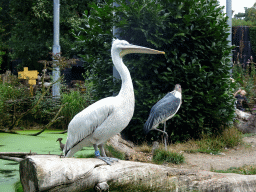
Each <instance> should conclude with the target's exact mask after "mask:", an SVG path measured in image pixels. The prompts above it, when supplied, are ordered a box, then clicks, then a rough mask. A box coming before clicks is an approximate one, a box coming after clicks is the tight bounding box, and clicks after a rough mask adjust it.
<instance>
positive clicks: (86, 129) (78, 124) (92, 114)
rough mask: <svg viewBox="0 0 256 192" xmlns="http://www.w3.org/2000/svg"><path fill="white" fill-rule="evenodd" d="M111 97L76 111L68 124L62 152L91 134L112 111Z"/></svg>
mask: <svg viewBox="0 0 256 192" xmlns="http://www.w3.org/2000/svg"><path fill="white" fill-rule="evenodd" d="M113 109H114V107H113V98H112V97H108V98H105V99H102V100H100V101H98V102H96V103H94V104H92V105H90V106H89V107H87V108H85V109H84V110H83V111H81V112H80V113H78V114H77V115H76V116H75V117H74V118H73V119H72V120H71V121H70V123H69V125H68V138H67V142H66V145H65V148H64V154H65V155H66V154H67V153H68V151H69V150H70V149H71V148H73V147H74V146H76V145H77V144H78V143H80V142H81V141H82V140H83V139H85V138H86V137H88V136H89V135H91V134H92V133H93V132H94V131H95V129H97V127H99V126H100V125H101V124H102V123H103V122H104V121H105V120H106V119H107V118H108V117H109V116H110V115H111V114H112V112H113Z"/></svg>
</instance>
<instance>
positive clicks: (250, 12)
mask: <svg viewBox="0 0 256 192" xmlns="http://www.w3.org/2000/svg"><path fill="white" fill-rule="evenodd" d="M255 14H256V4H254V5H253V7H251V8H245V18H244V20H245V21H252V22H254V23H255V19H256V15H255Z"/></svg>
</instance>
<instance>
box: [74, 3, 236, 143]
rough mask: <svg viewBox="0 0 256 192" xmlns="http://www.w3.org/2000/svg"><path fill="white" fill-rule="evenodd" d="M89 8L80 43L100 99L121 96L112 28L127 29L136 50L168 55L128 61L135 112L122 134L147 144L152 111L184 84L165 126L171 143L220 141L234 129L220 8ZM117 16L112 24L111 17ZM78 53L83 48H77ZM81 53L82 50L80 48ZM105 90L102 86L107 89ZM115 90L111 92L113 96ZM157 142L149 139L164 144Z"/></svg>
mask: <svg viewBox="0 0 256 192" xmlns="http://www.w3.org/2000/svg"><path fill="white" fill-rule="evenodd" d="M117 3H118V4H119V5H120V7H116V8H113V7H112V6H111V5H112V1H104V3H98V4H97V5H96V4H90V7H91V11H90V15H88V13H87V12H86V13H85V15H84V18H83V21H82V23H83V25H81V27H80V28H79V29H78V28H77V29H76V30H74V34H77V36H76V38H77V39H78V40H79V41H80V42H82V43H80V44H82V46H83V48H84V49H83V50H84V52H85V53H86V54H84V55H83V59H84V60H85V61H87V62H88V63H87V64H88V65H87V66H88V70H90V72H91V74H93V75H94V77H92V79H93V81H94V82H95V83H94V84H95V85H96V86H95V88H96V90H97V91H96V92H97V96H98V98H103V97H106V96H109V95H112V93H113V91H115V92H116V91H117V90H119V89H120V87H118V86H113V81H112V61H111V58H110V47H111V41H112V37H113V36H112V26H117V27H120V28H122V29H123V30H122V32H121V36H122V38H123V39H126V40H128V41H129V42H130V43H132V44H136V45H141V46H145V47H149V48H155V49H158V50H162V51H165V52H166V56H165V57H164V56H163V55H135V54H132V55H128V56H125V57H124V63H125V64H126V65H127V67H128V69H129V70H130V73H131V77H132V79H133V84H134V89H135V98H136V102H135V105H136V106H135V112H134V116H133V119H132V121H131V122H130V124H129V126H128V127H127V128H126V129H125V131H124V132H125V133H126V135H127V136H129V137H130V138H131V139H134V140H135V138H136V140H142V139H144V136H143V134H142V127H143V124H144V123H145V121H146V119H147V117H148V114H149V111H150V108H151V107H152V106H153V105H154V104H155V103H156V102H157V101H158V100H159V99H160V98H162V97H163V96H164V95H165V94H166V93H167V92H169V91H172V90H173V88H174V85H175V84H177V83H180V84H181V86H182V90H183V92H182V93H183V104H182V106H181V108H180V110H179V112H178V114H177V115H176V116H175V117H174V118H172V119H171V120H169V121H168V122H167V126H168V128H167V130H168V134H169V135H172V137H171V138H172V140H173V141H177V140H184V139H188V138H190V137H194V138H198V137H200V135H201V134H202V133H207V134H212V133H218V132H219V131H220V130H221V129H223V128H224V127H225V126H228V124H229V122H230V121H232V118H233V114H234V108H233V104H234V100H233V95H232V93H231V82H230V80H229V76H230V74H229V71H230V67H231V64H230V60H229V59H228V55H229V53H230V52H231V48H229V47H228V42H227V36H228V33H227V30H228V25H227V23H226V21H227V18H226V17H224V14H222V13H221V8H220V7H218V4H217V1H216V0H211V1H206V0H202V1H198V0H184V1H182V2H181V1H178V0H161V1H159V2H158V3H157V4H156V3H155V1H152V0H143V1H142V0H139V1H135V0H131V1H129V4H127V3H126V1H125V0H118V1H117ZM113 11H114V12H115V15H114V18H112V12H113ZM78 47H79V46H78ZM80 47H81V46H80ZM103 82H104V85H103ZM113 87H114V88H113ZM159 135H160V134H155V135H152V134H150V136H149V137H153V138H155V139H156V137H159Z"/></svg>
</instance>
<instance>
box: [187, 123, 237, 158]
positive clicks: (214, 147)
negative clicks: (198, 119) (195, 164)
mask: <svg viewBox="0 0 256 192" xmlns="http://www.w3.org/2000/svg"><path fill="white" fill-rule="evenodd" d="M195 143H196V145H197V146H198V149H196V150H186V151H187V152H191V153H195V152H201V153H208V154H214V155H216V154H218V153H220V152H221V151H223V150H224V148H233V147H236V146H238V145H239V144H241V143H242V134H241V132H240V131H238V130H237V129H236V128H234V127H231V128H229V129H225V130H224V131H223V132H222V133H221V134H220V135H218V136H210V137H209V136H207V135H205V136H203V138H202V139H200V140H197V141H195Z"/></svg>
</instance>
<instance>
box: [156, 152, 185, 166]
mask: <svg viewBox="0 0 256 192" xmlns="http://www.w3.org/2000/svg"><path fill="white" fill-rule="evenodd" d="M153 162H155V163H157V164H162V163H164V162H167V163H173V164H181V163H184V162H185V157H184V156H183V154H180V153H176V152H170V151H166V150H164V149H157V150H155V152H154V154H153Z"/></svg>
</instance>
